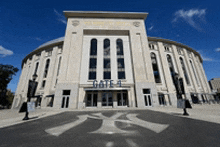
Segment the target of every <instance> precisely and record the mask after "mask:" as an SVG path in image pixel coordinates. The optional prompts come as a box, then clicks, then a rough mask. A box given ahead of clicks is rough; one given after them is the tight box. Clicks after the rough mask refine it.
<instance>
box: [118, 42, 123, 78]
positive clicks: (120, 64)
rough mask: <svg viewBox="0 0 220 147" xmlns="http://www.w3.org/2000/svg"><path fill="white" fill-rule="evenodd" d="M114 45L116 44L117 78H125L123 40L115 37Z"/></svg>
mask: <svg viewBox="0 0 220 147" xmlns="http://www.w3.org/2000/svg"><path fill="white" fill-rule="evenodd" d="M116 46H117V63H118V79H125V64H124V51H123V41H122V40H121V39H117V40H116Z"/></svg>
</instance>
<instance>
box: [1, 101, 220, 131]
mask: <svg viewBox="0 0 220 147" xmlns="http://www.w3.org/2000/svg"><path fill="white" fill-rule="evenodd" d="M192 107H193V108H192V109H187V112H188V113H189V116H183V115H182V114H183V110H182V109H179V108H176V107H171V106H160V107H148V108H147V109H149V110H152V111H157V112H163V113H167V114H170V115H173V116H178V117H188V118H191V119H196V120H202V121H207V122H213V123H218V124H220V105H219V104H203V105H192ZM91 110H93V111H105V110H108V111H109V110H122V109H112V108H111V109H104V110H103V109H91V108H90V109H83V110H69V111H91ZM124 110H146V109H139V108H125V109H124ZM62 112H63V111H62V110H57V109H51V108H41V109H39V108H37V109H35V112H30V113H29V118H30V119H29V120H28V121H33V120H36V119H40V118H43V117H47V116H51V115H55V114H59V113H62ZM24 116H25V113H18V110H1V111H0V128H4V127H8V126H12V125H15V124H20V123H25V122H28V121H23V120H22V119H23V118H24Z"/></svg>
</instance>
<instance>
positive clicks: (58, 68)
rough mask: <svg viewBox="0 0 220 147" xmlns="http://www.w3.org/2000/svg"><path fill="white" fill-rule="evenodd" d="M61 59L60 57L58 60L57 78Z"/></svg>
mask: <svg viewBox="0 0 220 147" xmlns="http://www.w3.org/2000/svg"><path fill="white" fill-rule="evenodd" d="M61 59H62V57H60V58H59V63H58V69H57V76H59V72H60V64H61Z"/></svg>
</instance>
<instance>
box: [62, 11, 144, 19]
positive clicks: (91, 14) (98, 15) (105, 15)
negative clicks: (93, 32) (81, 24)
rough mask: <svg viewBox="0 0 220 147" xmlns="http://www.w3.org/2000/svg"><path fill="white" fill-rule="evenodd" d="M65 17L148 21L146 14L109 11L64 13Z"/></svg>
mask: <svg viewBox="0 0 220 147" xmlns="http://www.w3.org/2000/svg"><path fill="white" fill-rule="evenodd" d="M63 13H64V15H65V16H66V17H67V18H69V17H75V18H125V19H146V18H147V15H148V13H146V12H112V11H111V12H108V11H63Z"/></svg>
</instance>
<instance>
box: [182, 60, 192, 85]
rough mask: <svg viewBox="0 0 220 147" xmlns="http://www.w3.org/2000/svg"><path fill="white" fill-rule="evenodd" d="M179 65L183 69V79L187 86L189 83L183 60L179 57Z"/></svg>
mask: <svg viewBox="0 0 220 147" xmlns="http://www.w3.org/2000/svg"><path fill="white" fill-rule="evenodd" d="M180 63H181V66H182V69H183V73H184V76H185V79H186V83H187V85H189V84H190V82H189V78H188V74H187V72H186V68H185V64H184V62H183V59H182V58H181V57H180Z"/></svg>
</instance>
